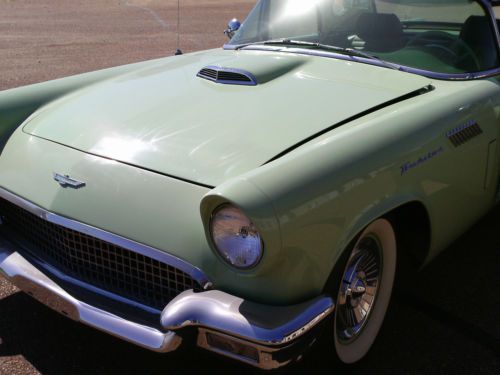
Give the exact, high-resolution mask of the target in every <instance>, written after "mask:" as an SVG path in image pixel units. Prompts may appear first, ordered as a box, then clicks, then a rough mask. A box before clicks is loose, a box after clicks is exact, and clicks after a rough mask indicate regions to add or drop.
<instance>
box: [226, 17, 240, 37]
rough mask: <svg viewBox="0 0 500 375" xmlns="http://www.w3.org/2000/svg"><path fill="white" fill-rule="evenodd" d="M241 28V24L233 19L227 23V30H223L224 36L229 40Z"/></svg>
mask: <svg viewBox="0 0 500 375" xmlns="http://www.w3.org/2000/svg"><path fill="white" fill-rule="evenodd" d="M240 27H241V22H240V21H238V19H237V18H233V19H232V20H231V21H229V23H228V24H227V29H226V30H224V34H226V35H227V37H228V38H229V39H231V38H232V37H233V36H234V34H235V33H236V31H238V30H239V29H240Z"/></svg>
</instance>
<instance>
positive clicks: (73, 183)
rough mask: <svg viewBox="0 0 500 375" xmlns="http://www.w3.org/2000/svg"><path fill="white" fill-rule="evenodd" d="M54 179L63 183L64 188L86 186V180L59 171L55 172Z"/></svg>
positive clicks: (60, 183)
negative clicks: (76, 178)
mask: <svg viewBox="0 0 500 375" xmlns="http://www.w3.org/2000/svg"><path fill="white" fill-rule="evenodd" d="M53 176H54V180H56V181H57V182H59V185H61V186H62V187H63V188H66V187H70V188H73V189H80V188H82V187H84V186H85V182H83V181H78V180H75V179H73V178H71V177H69V176H68V175H62V174H59V173H54V174H53Z"/></svg>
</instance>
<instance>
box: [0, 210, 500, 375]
mask: <svg viewBox="0 0 500 375" xmlns="http://www.w3.org/2000/svg"><path fill="white" fill-rule="evenodd" d="M499 227H500V208H497V209H495V210H494V211H492V212H491V213H490V214H489V215H488V216H486V217H485V218H484V219H482V220H481V221H480V222H479V223H478V224H476V225H475V226H474V228H472V229H471V230H470V231H469V232H467V233H466V234H465V235H464V236H462V237H461V238H460V239H459V240H458V241H456V242H455V244H453V245H452V246H451V247H450V248H449V249H448V250H447V251H446V252H445V253H444V254H443V255H441V256H439V257H438V258H437V259H436V260H435V261H434V262H432V263H431V264H430V265H429V266H428V267H427V268H425V269H424V270H422V271H421V272H420V273H419V274H418V275H417V276H416V277H415V279H413V280H412V281H411V282H410V283H409V285H405V288H404V289H402V288H398V289H397V290H396V292H395V295H394V298H393V301H392V303H391V306H390V308H389V311H388V314H387V317H386V321H385V323H384V326H383V328H382V331H381V333H380V335H379V338H378V339H377V342H376V345H375V346H374V347H373V349H372V350H371V351H370V353H369V354H368V355H367V357H366V358H365V359H364V360H363V361H361V362H360V363H359V364H356V365H355V366H352V367H346V366H340V365H338V364H336V363H334V362H333V361H332V358H333V356H332V354H331V352H330V351H329V349H328V348H326V347H322V346H321V345H316V346H315V347H314V350H313V351H312V352H311V353H308V355H306V356H305V357H304V359H303V360H302V361H301V362H299V363H298V364H296V365H294V366H290V367H289V368H287V369H286V371H284V372H286V373H289V374H302V373H304V372H306V371H307V372H311V371H312V370H314V371H315V373H328V372H331V371H334V372H343V373H356V374H365V373H366V374H373V373H384V374H402V373H415V374H420V373H433V374H434V373H455V374H465V373H475V374H477V373H489V374H491V373H499V369H500V321H499V316H498V311H500V299H499V298H498V286H499V285H500V273H498V266H499V263H500V262H499V256H498V254H499V251H500V236H499V235H498V232H497V230H498V228H499ZM0 317H1V319H0V358H1V357H19V358H22V359H19V361H24V360H26V361H28V362H29V363H30V364H31V365H32V366H33V367H34V368H36V369H37V370H38V371H39V372H41V373H42V374H47V375H55V374H88V373H92V374H119V373H120V374H124V373H126V374H129V373H147V374H160V373H161V374H165V373H168V374H190V373H193V372H195V371H196V372H198V371H204V372H207V371H208V372H211V371H214V372H215V371H224V372H229V371H231V372H233V371H234V372H238V373H239V374H252V373H255V372H256V370H255V369H254V368H252V367H249V366H246V365H241V364H238V363H236V362H234V361H232V360H228V359H225V358H222V357H219V356H216V355H213V354H211V353H208V352H206V351H202V350H199V349H196V348H191V347H190V348H184V349H183V350H180V351H179V352H175V353H171V354H167V355H159V354H156V353H152V352H149V351H147V350H143V349H141V348H137V347H135V346H133V345H130V344H127V343H125V342H122V341H121V340H118V339H115V338H113V337H110V336H108V335H106V334H103V333H100V332H97V331H95V330H93V329H91V328H88V327H85V326H82V325H80V324H78V323H75V322H72V321H70V320H69V319H67V318H65V317H63V316H60V315H58V314H56V313H55V312H53V311H52V310H50V309H48V308H46V307H45V306H42V305H40V304H39V303H38V302H36V301H34V300H32V299H31V298H30V297H28V296H26V295H24V294H22V293H16V294H13V295H10V296H9V297H6V298H4V299H2V300H0ZM0 370H1V369H0ZM0 372H1V371H0ZM19 373H28V372H25V371H23V372H19Z"/></svg>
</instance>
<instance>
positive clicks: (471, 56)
mask: <svg viewBox="0 0 500 375" xmlns="http://www.w3.org/2000/svg"><path fill="white" fill-rule="evenodd" d="M426 39H427V40H428V39H447V40H449V41H450V42H451V46H450V47H447V46H443V45H441V44H434V43H425V41H426ZM419 45H424V46H425V47H427V48H433V49H436V50H438V51H439V52H441V53H440V55H441V56H442V52H444V53H445V54H447V55H448V57H449V58H450V59H451V60H452V61H453V62H454V63H455V65H457V64H458V63H461V62H464V61H467V60H471V61H472V62H473V63H474V65H475V68H476V69H477V70H480V68H481V63H480V62H479V60H478V58H477V56H476V54H475V53H474V51H473V50H472V49H471V48H470V47H469V45H468V44H467V43H465V42H464V41H463V40H462V39H460V38H456V37H454V36H453V35H450V34H448V33H446V32H444V31H439V30H433V31H426V32H423V33H420V34H418V35H416V36H414V37H413V38H412V39H411V40H410V41H409V42H408V43H407V46H408V47H411V46H419ZM459 50H462V51H464V52H463V53H462V54H460V55H459V52H457V51H459ZM445 58H446V57H445Z"/></svg>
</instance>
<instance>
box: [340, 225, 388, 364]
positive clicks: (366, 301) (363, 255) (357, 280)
mask: <svg viewBox="0 0 500 375" xmlns="http://www.w3.org/2000/svg"><path fill="white" fill-rule="evenodd" d="M395 272H396V236H395V234H394V229H393V227H392V225H391V223H390V222H389V221H388V220H386V219H377V220H375V221H374V222H372V223H371V224H370V225H368V227H366V229H365V230H364V231H363V232H362V233H361V235H360V236H359V238H358V240H357V241H356V242H355V244H354V246H353V247H352V248H351V250H350V254H349V257H348V260H347V263H346V265H345V269H344V272H343V277H342V279H341V280H340V285H337V288H338V289H337V297H336V301H337V303H336V307H335V315H334V320H333V335H334V344H335V350H336V352H337V355H338V357H339V359H340V360H341V361H342V362H344V363H354V362H357V361H359V360H360V359H361V358H363V357H364V356H365V354H366V353H367V352H368V350H369V349H370V347H371V346H372V344H373V342H374V341H375V338H376V337H377V334H378V332H379V330H380V327H381V326H382V323H383V321H384V316H385V313H386V311H387V307H388V306H389V301H390V298H391V292H392V286H393V283H394V275H395Z"/></svg>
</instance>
